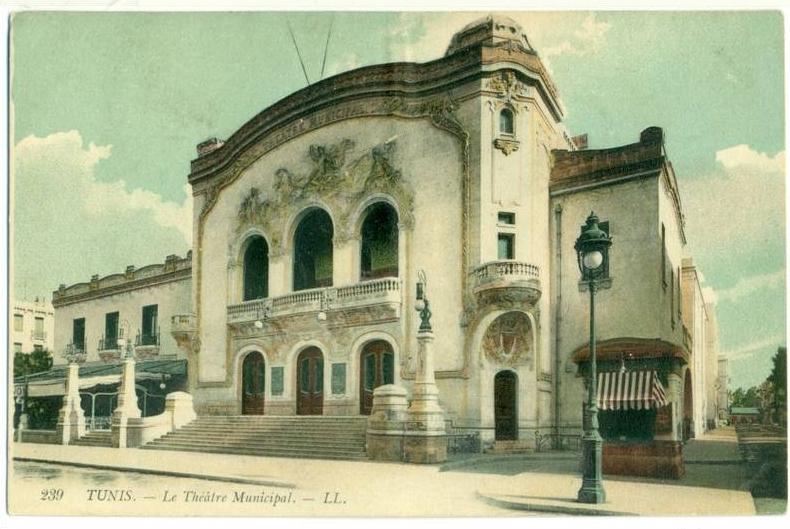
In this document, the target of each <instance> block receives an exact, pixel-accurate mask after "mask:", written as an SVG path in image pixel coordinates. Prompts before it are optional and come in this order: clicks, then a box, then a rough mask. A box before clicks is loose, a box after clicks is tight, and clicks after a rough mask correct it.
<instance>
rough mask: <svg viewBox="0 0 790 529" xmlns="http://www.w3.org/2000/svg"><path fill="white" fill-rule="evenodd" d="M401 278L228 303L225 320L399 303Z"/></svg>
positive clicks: (247, 319) (263, 317)
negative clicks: (226, 318)
mask: <svg viewBox="0 0 790 529" xmlns="http://www.w3.org/2000/svg"><path fill="white" fill-rule="evenodd" d="M400 302H401V281H400V279H397V278H383V279H376V280H372V281H363V282H361V283H356V284H353V285H347V286H342V287H325V288H312V289H309V290H300V291H298V292H291V293H289V294H285V295H282V296H277V297H274V298H266V299H256V300H250V301H245V302H243V303H236V304H233V305H228V323H230V324H234V323H244V322H250V321H255V320H259V319H266V318H276V317H280V316H289V315H293V314H300V313H305V312H318V311H322V310H323V311H331V310H333V309H348V308H355V307H364V306H366V305H375V304H378V303H389V304H392V303H394V304H400Z"/></svg>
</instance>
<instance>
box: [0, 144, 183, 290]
mask: <svg viewBox="0 0 790 529" xmlns="http://www.w3.org/2000/svg"><path fill="white" fill-rule="evenodd" d="M111 153H112V147H111V146H110V145H95V144H93V143H90V144H87V145H86V144H85V142H84V141H83V138H82V136H81V134H80V133H79V132H78V131H75V130H72V131H68V132H57V133H53V134H50V135H49V136H46V137H37V136H28V137H26V138H24V139H22V140H20V141H19V142H18V143H17V144H16V145H15V146H14V148H13V151H12V160H11V161H12V167H11V170H12V172H11V174H12V175H13V179H12V182H11V184H12V193H13V195H12V196H13V201H12V211H11V213H12V217H11V218H12V223H13V224H12V237H13V241H12V248H13V249H12V255H13V268H12V273H13V275H14V278H13V284H15V285H24V286H25V287H26V289H27V291H28V293H31V294H33V295H47V294H49V293H50V292H51V291H52V290H54V289H55V288H57V286H58V284H59V283H67V284H68V283H74V282H78V281H86V280H87V279H88V278H89V277H90V276H91V275H92V274H94V273H98V274H100V275H106V274H109V273H114V272H119V271H123V269H124V267H125V266H126V265H129V264H134V265H137V266H143V265H147V264H151V263H157V262H163V260H164V257H165V256H166V255H169V254H172V253H180V254H183V253H184V252H186V250H187V249H188V248H189V247H190V246H191V242H192V241H191V239H192V198H191V193H189V192H187V193H186V197H185V198H184V200H183V201H181V202H180V203H178V202H174V201H169V200H164V199H163V198H162V197H161V196H160V195H158V194H156V193H154V192H152V191H149V190H146V189H141V188H133V189H130V188H129V186H128V184H127V183H126V182H124V181H115V182H104V181H101V180H99V179H98V178H97V169H99V168H100V167H101V163H102V162H105V163H106V160H108V159H109V158H110V157H111ZM185 191H188V190H187V189H185Z"/></svg>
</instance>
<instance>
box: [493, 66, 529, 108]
mask: <svg viewBox="0 0 790 529" xmlns="http://www.w3.org/2000/svg"><path fill="white" fill-rule="evenodd" d="M486 88H487V89H488V90H491V91H493V92H496V93H497V97H500V98H502V99H505V100H506V101H507V102H508V103H510V104H511V105H512V104H513V98H514V96H522V97H523V96H524V95H526V86H525V85H524V83H522V82H520V81H519V80H518V78H517V77H516V74H515V73H514V72H512V71H510V70H506V71H500V72H497V73H496V74H495V75H494V76H492V77H490V78H489V79H488V83H487V86H486ZM513 111H514V112H518V108H517V107H516V105H513Z"/></svg>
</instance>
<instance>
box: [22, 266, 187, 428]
mask: <svg viewBox="0 0 790 529" xmlns="http://www.w3.org/2000/svg"><path fill="white" fill-rule="evenodd" d="M191 274H192V270H191V254H188V255H187V256H186V258H180V257H178V256H176V255H170V256H168V257H167V258H166V259H165V262H164V263H159V264H154V265H150V266H145V267H142V268H137V269H136V268H135V267H134V266H128V267H127V268H126V270H125V271H124V272H123V273H121V274H112V275H108V276H105V277H99V276H98V275H94V276H93V277H92V278H91V279H90V281H89V282H85V283H77V284H74V285H70V286H68V287H67V286H66V285H61V286H60V287H59V288H58V290H56V291H54V292H53V297H52V305H53V307H54V322H55V323H54V348H53V352H52V353H53V364H54V365H53V368H52V369H51V370H50V371H48V372H45V373H39V374H36V375H32V376H29V377H26V379H24V380H17V381H16V383H17V384H16V385H17V386H18V387H19V388H20V391H18V393H21V392H22V389H21V388H22V386H25V387H26V391H27V396H28V398H30V399H45V400H47V401H60V399H62V397H63V395H64V393H65V390H66V385H65V378H66V364H67V362H68V360H67V356H68V355H71V354H76V355H80V356H81V358H80V362H81V365H80V368H79V375H80V387H79V393H80V397H81V404H82V408H83V411H84V412H85V416H86V420H87V422H88V427H89V428H90V429H96V428H98V429H101V428H107V427H109V421H110V415H111V413H112V411H113V409H114V407H115V404H116V402H117V393H118V383H119V380H120V376H121V366H120V361H121V359H122V358H123V356H124V355H125V354H126V352H127V349H129V350H130V351H133V353H134V355H135V357H136V358H137V359H138V368H137V374H136V386H137V387H136V391H137V394H138V398H139V407H140V409H141V411H142V413H143V415H144V416H148V415H156V414H158V413H161V412H162V409H163V408H164V397H165V395H166V393H167V392H170V391H175V390H179V389H183V388H185V387H186V359H185V355H184V353H183V351H181V350H180V349H179V348H178V346H177V344H176V341H175V339H174V338H173V336H172V334H171V333H170V323H171V322H170V319H171V316H172V315H173V314H181V313H184V312H189V311H190V310H191V309H190V307H191V277H192V276H191ZM51 407H52V408H53V409H55V410H57V406H55V405H54V404H53V405H52V406H51ZM56 419H57V416H53V417H51V418H50V421H49V422H50V423H51V424H49V425H48V426H53V425H54V421H55V420H56Z"/></svg>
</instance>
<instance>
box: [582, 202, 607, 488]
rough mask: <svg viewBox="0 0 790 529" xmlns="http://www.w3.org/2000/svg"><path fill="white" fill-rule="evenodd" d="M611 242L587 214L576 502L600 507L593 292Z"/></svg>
mask: <svg viewBox="0 0 790 529" xmlns="http://www.w3.org/2000/svg"><path fill="white" fill-rule="evenodd" d="M611 245H612V239H611V237H609V234H607V233H606V232H605V231H603V230H602V229H601V228H600V227H599V226H598V217H597V216H596V215H595V213H592V212H591V213H590V216H589V217H587V223H586V224H585V225H584V226H582V228H581V234H580V235H579V238H578V239H576V244H575V245H574V248H575V249H576V254H577V256H578V260H579V270H580V271H581V274H582V281H583V282H586V283H587V285H588V287H589V290H590V381H589V383H588V385H587V389H588V394H587V420H586V421H584V435H583V436H582V443H583V447H582V487H581V488H580V489H579V495H578V501H580V502H582V503H603V502H604V501H606V493H605V492H604V490H603V483H602V481H603V480H602V477H601V458H602V456H601V452H602V445H603V440H602V439H601V434H600V433H599V432H598V401H597V391H596V386H597V382H598V381H597V376H598V373H597V372H596V364H595V361H596V359H595V289H596V288H597V283H598V281H600V280H603V279H608V277H609V247H610V246H611Z"/></svg>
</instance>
